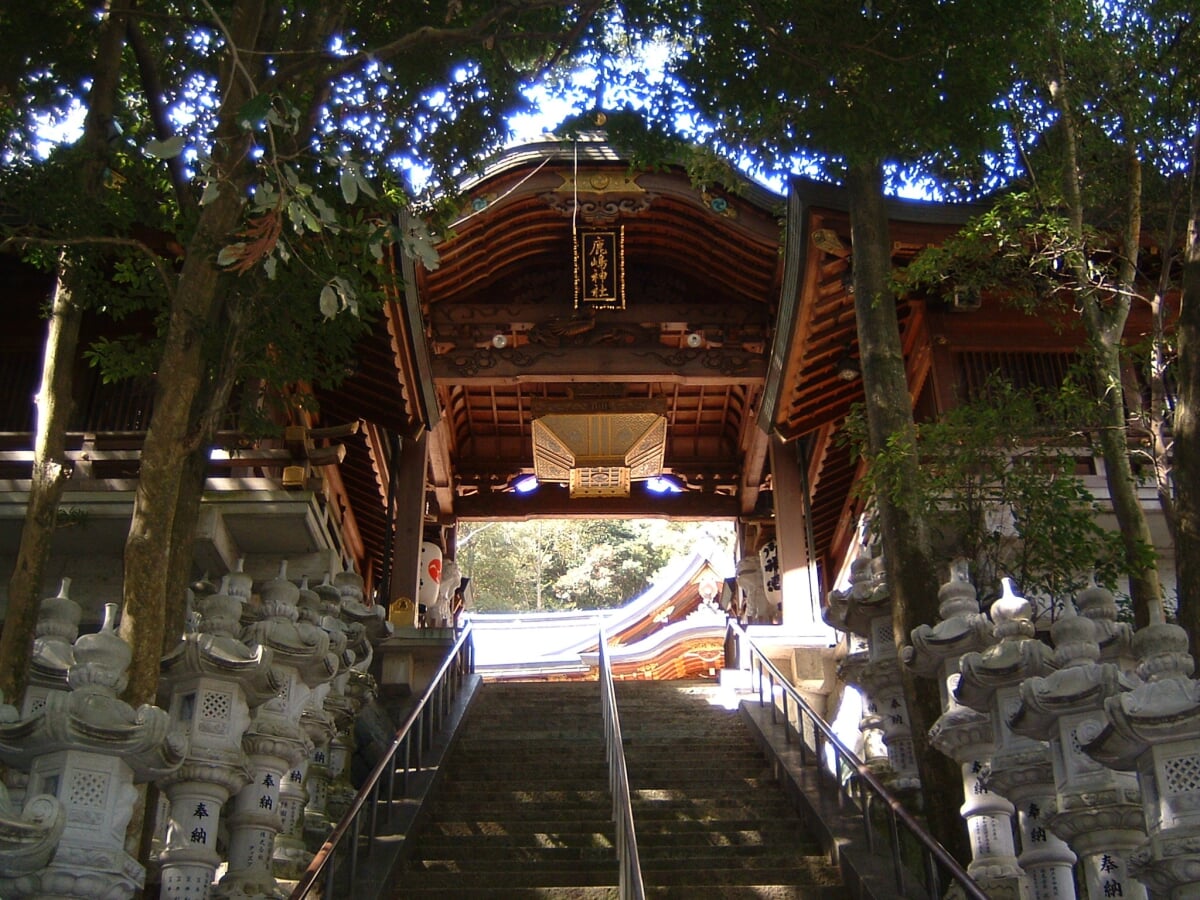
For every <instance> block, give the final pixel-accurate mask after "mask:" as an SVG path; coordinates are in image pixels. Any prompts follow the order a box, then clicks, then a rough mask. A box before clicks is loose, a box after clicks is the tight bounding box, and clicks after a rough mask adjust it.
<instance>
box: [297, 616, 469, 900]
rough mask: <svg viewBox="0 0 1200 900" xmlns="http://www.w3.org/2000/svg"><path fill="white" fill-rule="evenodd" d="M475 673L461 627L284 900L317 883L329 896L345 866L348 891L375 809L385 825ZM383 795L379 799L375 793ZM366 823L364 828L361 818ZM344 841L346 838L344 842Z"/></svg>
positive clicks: (371, 837)
mask: <svg viewBox="0 0 1200 900" xmlns="http://www.w3.org/2000/svg"><path fill="white" fill-rule="evenodd" d="M474 671H475V643H474V639H473V637H472V634H471V625H470V623H467V625H466V626H464V627H463V629H462V631H461V632H459V635H458V639H457V640H456V641H455V642H454V646H453V647H452V648H451V649H450V652H449V653H448V654H447V655H446V658H445V660H444V661H443V662H442V665H441V667H440V668H439V669H438V670H437V672H436V673H435V674H434V676H433V679H432V681H430V684H429V687H428V688H426V690H425V692H424V693H423V694H422V695H421V698H420V699H419V700H418V701H417V704H416V706H415V707H413V710H412V711H411V712H410V713H409V714H408V716H407V717H406V718H405V720H404V722H403V723H402V724H401V725H400V727H399V728H398V729H397V730H396V737H395V738H394V739H393V740H392V744H391V746H390V747H389V748H388V750H387V752H386V753H384V755H383V757H382V758H381V759H380V760H379V762H378V763H376V764H375V768H374V769H372V770H371V774H370V775H369V776H367V780H366V781H365V782H363V786H362V787H361V788H359V791H358V794H357V795H356V796H355V797H354V802H353V803H351V804H350V808H349V809H348V810H347V811H346V814H345V815H344V816H342V818H341V821H339V822H338V823H337V825H336V826H334V829H333V831H331V832H330V834H329V837H328V838H327V839H326V841H325V843H324V844H322V845H321V849H320V850H318V851H317V853H316V855H315V856H314V857H313V858H312V862H310V863H309V865H308V868H307V869H306V870H305V871H304V874H303V875H301V876H300V880H299V881H298V882H297V883H296V887H295V888H294V889H293V890H292V893H291V894H290V895H289V900H303V898H306V897H308V896H309V892H310V891H312V890H313V888H315V887H316V886H317V884H318V883H319V882H320V881H321V880H322V879H323V880H324V889H323V891H322V892H321V896H323V897H326V898H329V897H333V896H335V895H334V892H333V891H334V884H333V879H334V875H335V874H336V872H337V870H338V869H339V867H341V866H346V865H347V864H348V867H347V868H346V872H347V884H348V885H350V886H353V885H354V883H355V879H356V877H357V874H358V861H359V856H360V855H361V856H363V857H367V856H370V855H371V848H372V847H373V845H374V844H375V839H376V837H377V836H378V834H379V830H378V829H379V807H380V806H381V805H382V806H383V820H384V822H385V823H388V822H390V821H391V818H392V807H393V806H394V805H395V804H396V801H397V800H398V799H404V798H405V797H406V796H407V792H408V785H409V775H410V773H413V772H419V771H420V770H421V764H422V754H423V753H424V752H425V751H427V750H429V749H430V748H431V747H432V746H433V738H434V735H436V734H437V733H438V731H439V730H440V728H441V727H442V722H443V720H444V719H445V718H446V717H447V716H448V715H449V712H450V708H451V705H452V704H453V702H454V700H455V698H456V697H457V696H458V692H459V691H460V690H461V689H462V686H463V681H464V679H465V678H466V676H467V675H470V674H471V673H473V672H474ZM397 773H399V775H400V778H399V782H400V790H401V793H400V795H399V796H397V793H396V782H397V778H396V775H397ZM381 790H382V791H384V793H383V796H382V797H381V796H380V792H381ZM364 817H366V819H367V821H366V822H365V823H364V821H363V819H364ZM364 824H365V825H366V843H365V846H364V847H363V848H362V849H361V850H360V848H359V845H360V844H361V843H363V841H362V839H363V826H364ZM347 836H349V838H348V839H347Z"/></svg>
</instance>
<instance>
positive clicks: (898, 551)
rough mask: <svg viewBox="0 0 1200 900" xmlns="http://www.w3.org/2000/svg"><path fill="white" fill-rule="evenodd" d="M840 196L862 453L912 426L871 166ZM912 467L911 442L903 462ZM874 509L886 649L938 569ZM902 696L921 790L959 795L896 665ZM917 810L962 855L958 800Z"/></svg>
mask: <svg viewBox="0 0 1200 900" xmlns="http://www.w3.org/2000/svg"><path fill="white" fill-rule="evenodd" d="M846 184H847V187H848V189H849V197H850V232H851V236H852V240H853V262H854V312H855V317H856V319H857V323H858V348H859V356H860V359H861V362H862V379H863V390H864V393H865V395H866V413H867V435H868V443H869V449H870V451H871V453H872V454H875V453H878V452H879V451H881V450H883V449H884V447H885V446H887V445H888V443H889V442H891V441H893V440H894V439H895V438H900V439H901V441H903V440H904V439H905V437H906V436H907V437H910V438H911V436H912V435H913V433H914V427H913V417H912V397H911V396H910V394H909V390H908V377H907V374H906V371H905V366H904V349H903V346H902V344H901V340H900V325H899V321H898V319H897V316H896V302H895V297H894V296H893V295H892V293H891V290H890V288H889V281H890V277H891V266H892V261H891V240H890V238H889V234H888V219H887V210H886V207H885V205H884V195H883V171H882V167H881V166H880V165H878V164H867V165H854V166H851V168H850V171H849V173H848V177H847V180H846ZM907 463H908V466H909V467H910V468H911V470H912V471H913V472H914V476H915V473H916V469H917V465H918V462H917V457H916V451H915V447H914V448H913V453H912V454H911V455H910V457H909V459H908V460H907ZM875 502H876V505H877V507H878V514H879V524H880V534H881V540H882V543H883V556H884V563H885V565H886V567H887V577H888V584H889V587H890V589H891V595H892V622H893V626H894V633H895V638H896V650H897V653H899V652H900V650H901V649H902V647H903V646H904V645H906V644H907V643H908V639H909V635H910V634H911V633H912V631H913V629H914V628H916V627H917V626H918V625H931V624H933V623H934V622H936V621H937V616H938V600H937V597H938V588H939V587H940V584H939V579H938V573H937V570H936V566H935V564H934V559H933V553H932V549H931V540H930V529H929V527H928V524H927V523H926V522H924V521H923V520H922V519H921V518H920V517H918V516H916V515H914V514H913V513H912V511H911V510H908V509H905V508H904V507H903V506H901V505H900V504H898V503H896V502H895V500H894V499H893V498H891V497H888V496H878V497H876V498H875ZM900 670H901V677H902V678H903V680H904V696H905V700H906V702H907V705H908V713H909V724H910V726H911V728H912V737H913V750H914V752H915V754H916V758H917V767H918V770H919V772H920V775H921V783H922V793H923V795H924V796H925V797H927V798H946V797H960V796H961V795H962V774H961V772H960V771H959V768H958V765H957V764H956V763H955V762H954V761H953V760H952V759H950V758H949V757H947V756H944V755H943V754H941V753H939V752H937V751H936V750H934V749H932V748H931V747H930V745H929V737H928V734H929V729H930V727H931V726H932V725H933V723H934V722H935V721H936V720H937V719H938V717H939V716H940V715H941V713H942V710H941V703H940V700H939V697H938V692H937V691H936V690H932V689H930V686H929V685H928V684H926V683H921V682H918V681H917V679H916V677H915V676H914V675H913V674H912V672H911V671H910V670H909V669H908V668H907V667H906V666H901V667H900ZM925 807H926V808H925V810H924V813H925V817H926V820H927V822H928V824H929V828H930V830H931V831H932V832H933V834H934V835H935V836H936V837H937V838H938V840H940V841H941V842H942V844H943V845H945V847H946V848H947V849H948V850H949V851H950V852H951V853H952V854H953V855H954V857H955V858H956V859H959V860H967V859H969V858H970V848H969V845H968V844H967V839H966V829H965V825H964V824H963V820H962V817H961V816H960V815H959V812H958V803H957V802H955V803H943V802H936V801H935V802H929V803H926V804H925Z"/></svg>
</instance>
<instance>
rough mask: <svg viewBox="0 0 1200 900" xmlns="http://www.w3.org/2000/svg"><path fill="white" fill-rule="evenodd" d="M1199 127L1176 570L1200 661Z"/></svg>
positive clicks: (1182, 609)
mask: <svg viewBox="0 0 1200 900" xmlns="http://www.w3.org/2000/svg"><path fill="white" fill-rule="evenodd" d="M1198 168H1200V128H1198V129H1197V130H1196V133H1195V134H1194V135H1193V136H1192V158H1191V173H1190V180H1191V187H1190V197H1189V209H1188V228H1187V243H1186V245H1185V246H1184V256H1183V290H1182V296H1181V298H1180V309H1179V323H1178V325H1177V326H1176V331H1175V334H1176V342H1177V343H1176V347H1177V354H1178V355H1177V357H1176V363H1175V365H1176V367H1177V374H1178V383H1179V396H1178V398H1177V400H1176V404H1175V513H1176V518H1175V572H1176V585H1177V594H1178V598H1179V609H1178V621H1179V624H1180V625H1182V626H1183V627H1184V629H1185V630H1186V631H1187V633H1188V640H1189V642H1190V646H1189V649H1190V651H1191V654H1192V656H1193V657H1195V658H1196V659H1200V455H1198V454H1200V181H1198V179H1197V169H1198Z"/></svg>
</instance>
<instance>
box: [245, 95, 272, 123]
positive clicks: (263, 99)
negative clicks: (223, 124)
mask: <svg viewBox="0 0 1200 900" xmlns="http://www.w3.org/2000/svg"><path fill="white" fill-rule="evenodd" d="M270 111H271V95H270V94H266V93H263V94H257V95H256V96H254V97H251V98H250V99H249V100H247V101H246V102H245V103H244V104H242V108H241V109H239V110H238V115H237V120H238V124H239V125H241V126H242V127H243V128H254V127H255V126H256V125H258V124H259V123H260V122H262V121H263V120H264V119H266V117H267V113H269V112H270Z"/></svg>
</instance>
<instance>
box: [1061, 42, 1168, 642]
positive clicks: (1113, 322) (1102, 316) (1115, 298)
mask: <svg viewBox="0 0 1200 900" xmlns="http://www.w3.org/2000/svg"><path fill="white" fill-rule="evenodd" d="M1056 64H1057V67H1058V68H1057V78H1056V80H1054V81H1052V83H1051V96H1052V97H1053V99H1054V101H1055V105H1056V106H1057V107H1058V111H1059V114H1060V123H1061V124H1060V127H1061V129H1062V133H1063V149H1064V153H1065V159H1064V163H1063V184H1064V188H1065V190H1064V194H1065V197H1066V205H1067V219H1068V221H1069V222H1070V231H1071V242H1072V244H1073V247H1072V248H1071V249H1070V250H1069V251H1068V253H1067V258H1066V264H1067V269H1068V271H1070V273H1071V276H1072V278H1073V279H1074V281H1075V289H1074V291H1075V296H1076V299H1077V301H1078V303H1079V306H1080V308H1081V309H1082V310H1083V325H1084V330H1085V332H1086V334H1087V338H1088V343H1089V347H1088V350H1089V352H1090V355H1091V363H1092V376H1093V379H1094V382H1095V388H1096V394H1097V400H1098V403H1099V409H1100V437H1099V444H1100V455H1101V457H1102V458H1103V460H1104V475H1105V481H1106V483H1107V485H1108V493H1109V497H1110V499H1111V502H1112V507H1113V514H1114V515H1115V516H1116V519H1117V528H1118V529H1119V530H1120V532H1121V542H1122V544H1123V545H1124V548H1125V564H1126V569H1127V571H1128V572H1129V595H1130V598H1131V599H1132V600H1133V616H1134V624H1135V625H1136V626H1137V627H1139V628H1141V627H1143V626H1145V625H1148V624H1149V623H1151V622H1161V621H1163V603H1162V586H1161V584H1159V580H1158V569H1157V568H1156V566H1155V563H1154V559H1153V557H1152V556H1151V555H1150V554H1149V550H1150V549H1151V548H1153V546H1154V542H1153V539H1152V537H1151V535H1150V525H1149V523H1148V522H1147V520H1146V511H1145V510H1144V509H1143V508H1142V503H1141V500H1140V499H1139V498H1138V481H1137V477H1136V476H1135V475H1134V473H1133V466H1132V464H1131V463H1130V461H1129V431H1128V425H1127V422H1126V418H1125V391H1124V389H1123V388H1122V383H1121V340H1122V337H1123V336H1124V333H1125V323H1126V321H1127V320H1128V318H1129V310H1130V306H1131V304H1132V300H1131V296H1132V290H1133V287H1134V279H1135V277H1136V273H1137V268H1136V266H1137V253H1138V248H1139V246H1140V243H1141V208H1142V189H1141V164H1140V162H1139V161H1138V159H1137V155H1136V153H1135V152H1133V147H1134V144H1133V142H1132V141H1131V142H1130V143H1129V146H1130V148H1131V149H1130V154H1129V160H1128V162H1129V168H1128V179H1127V190H1128V193H1127V195H1126V199H1125V220H1124V230H1123V233H1122V236H1121V237H1122V250H1123V251H1124V255H1125V262H1124V264H1123V265H1122V270H1121V272H1120V274H1119V276H1118V278H1117V282H1118V283H1117V289H1116V290H1114V291H1111V292H1106V294H1105V296H1103V297H1102V296H1101V295H1100V291H1099V289H1098V288H1097V287H1096V285H1095V284H1094V283H1093V282H1092V278H1091V273H1090V271H1089V261H1088V259H1087V258H1086V241H1085V237H1084V205H1083V190H1082V184H1081V181H1082V179H1081V177H1080V169H1079V165H1080V163H1079V136H1078V131H1077V129H1076V126H1075V118H1074V109H1073V107H1072V102H1071V95H1070V75H1069V73H1068V71H1067V68H1066V64H1065V62H1064V61H1063V59H1062V57H1061V56H1059V57H1058V59H1057V60H1056ZM1109 294H1111V296H1110V295H1109ZM1177 455H1178V454H1177Z"/></svg>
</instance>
